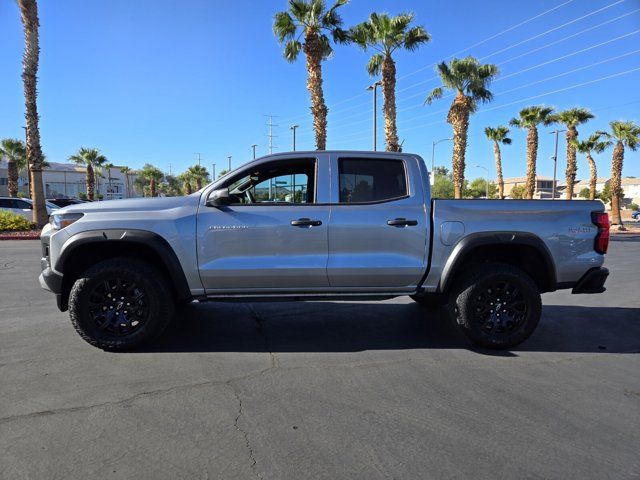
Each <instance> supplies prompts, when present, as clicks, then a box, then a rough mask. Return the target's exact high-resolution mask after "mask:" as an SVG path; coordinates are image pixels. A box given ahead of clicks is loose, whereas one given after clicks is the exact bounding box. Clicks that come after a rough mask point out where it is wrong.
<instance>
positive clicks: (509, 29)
mask: <svg viewBox="0 0 640 480" xmlns="http://www.w3.org/2000/svg"><path fill="white" fill-rule="evenodd" d="M622 1H624V0H619V1H618V2H617V3H619V2H622ZM571 2H573V0H567V1H565V2H563V3H561V4H560V5H557V6H555V7H552V8H550V9H548V10H545V11H544V12H542V13H539V14H537V15H534V16H533V17H530V18H528V19H526V20H524V21H522V22H520V23H518V24H516V25H513V26H511V27H509V28H507V29H505V30H503V31H501V32H498V33H496V34H494V35H491V36H490V37H487V38H485V39H484V40H481V41H480V42H477V43H474V44H473V45H470V46H468V47H466V48H464V49H462V50H458V51H457V52H454V53H452V54H451V55H449V57H453V56H455V55H458V54H460V53H462V52H465V51H467V50H470V49H472V48H475V47H477V46H479V45H482V44H484V43H486V42H488V41H490V40H493V39H494V38H496V37H499V36H501V35H503V34H505V33H508V32H510V31H512V30H515V29H516V28H518V27H521V26H522V25H525V24H527V23H529V22H532V21H533V20H536V19H538V18H540V17H542V16H544V15H547V14H549V13H551V12H553V11H555V10H557V9H559V8H561V7H564V6H565V5H568V4H569V3H571ZM434 65H436V64H435V63H433V64H431V65H426V66H424V67H421V68H419V69H417V70H415V71H413V72H410V73H407V74H405V75H403V76H401V77H398V80H402V79H404V78H407V77H409V76H411V75H415V74H416V73H419V72H421V71H423V70H426V69H427V68H431V67H433V66H434ZM366 94H367V93H366V92H362V93H359V94H357V95H354V96H353V97H349V98H345V99H344V100H340V101H338V102H335V103H333V104H331V105H330V106H329V108H330V109H331V108H333V107H336V106H338V105H342V104H343V103H347V102H350V101H352V100H354V99H356V98H360V97H362V96H364V95H366ZM305 116H306V115H298V116H295V117H291V118H289V119H287V120H295V119H298V118H302V117H305Z"/></svg>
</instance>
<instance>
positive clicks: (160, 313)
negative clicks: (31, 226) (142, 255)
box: [69, 257, 174, 351]
mask: <svg viewBox="0 0 640 480" xmlns="http://www.w3.org/2000/svg"><path fill="white" fill-rule="evenodd" d="M117 279H121V283H120V284H122V283H124V285H125V287H124V288H126V286H127V285H131V284H133V285H135V286H136V287H137V290H136V292H138V293H139V292H144V296H143V297H139V298H140V299H141V300H140V301H142V300H144V310H138V311H144V319H143V320H142V321H140V322H138V324H139V326H137V327H131V333H125V334H122V333H121V334H120V335H118V334H117V333H115V332H110V331H107V330H105V329H101V328H99V327H100V326H102V325H103V324H104V322H103V323H101V324H98V321H97V320H96V319H95V318H94V317H95V315H96V314H95V312H96V307H95V304H92V303H90V297H91V299H92V300H91V301H93V300H94V299H95V298H96V297H95V296H96V289H100V288H102V289H103V290H104V289H105V288H106V287H102V285H107V286H108V285H110V284H111V285H113V284H114V282H117ZM105 282H106V283H105ZM109 282H111V283H109ZM126 282H130V283H126ZM111 288H113V287H111ZM107 308H111V307H107ZM115 308H116V309H117V308H128V307H126V306H123V305H122V304H120V305H115ZM123 312H124V310H123ZM173 312H174V300H173V295H172V293H171V289H170V288H169V285H168V283H167V280H166V279H165V277H164V275H163V274H162V273H161V272H160V271H159V270H157V269H156V268H154V267H153V266H152V265H150V264H148V263H146V262H143V261H139V260H136V259H132V258H124V257H118V258H112V259H108V260H104V261H101V262H99V263H97V264H95V265H93V266H92V267H90V268H89V269H87V270H86V271H84V272H83V273H82V274H80V276H79V277H78V279H77V280H76V281H75V282H74V284H73V287H72V288H71V292H70V294H69V316H70V318H71V323H72V324H73V326H74V328H75V329H76V331H77V332H78V334H79V335H80V336H81V337H82V338H83V339H84V340H85V341H86V342H88V343H90V344H91V345H93V346H95V347H98V348H101V349H103V350H109V351H126V350H134V349H136V348H139V347H141V346H142V345H144V344H147V343H149V342H151V341H152V340H153V339H155V338H156V337H157V336H158V335H160V334H161V333H162V331H163V330H164V329H165V327H166V326H167V325H168V324H169V322H170V321H171V319H172V317H173ZM116 323H117V322H116ZM110 325H111V324H110ZM103 328H105V327H103ZM113 328H114V329H115V330H116V331H120V328H121V327H120V326H117V328H115V327H113Z"/></svg>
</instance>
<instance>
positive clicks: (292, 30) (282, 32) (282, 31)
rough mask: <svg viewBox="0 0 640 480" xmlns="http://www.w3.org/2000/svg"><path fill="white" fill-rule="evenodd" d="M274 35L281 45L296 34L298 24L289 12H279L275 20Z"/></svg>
mask: <svg viewBox="0 0 640 480" xmlns="http://www.w3.org/2000/svg"><path fill="white" fill-rule="evenodd" d="M273 33H274V34H275V35H276V37H277V38H278V41H279V42H280V43H282V42H284V41H285V40H286V39H288V38H292V37H293V36H294V35H295V34H296V24H295V23H294V21H293V18H291V15H289V12H278V13H276V14H275V16H274V18H273Z"/></svg>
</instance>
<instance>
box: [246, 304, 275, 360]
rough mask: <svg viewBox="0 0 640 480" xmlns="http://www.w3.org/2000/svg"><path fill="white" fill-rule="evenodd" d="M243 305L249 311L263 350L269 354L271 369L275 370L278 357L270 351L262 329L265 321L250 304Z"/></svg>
mask: <svg viewBox="0 0 640 480" xmlns="http://www.w3.org/2000/svg"><path fill="white" fill-rule="evenodd" d="M244 305H245V306H246V307H247V310H249V313H250V314H251V318H253V319H254V320H255V322H256V327H257V329H258V334H259V335H260V336H261V337H262V340H263V342H264V348H265V350H266V351H267V352H269V360H270V364H271V369H272V370H275V369H277V368H278V367H279V363H278V357H277V356H276V354H275V353H273V350H272V349H271V342H270V341H269V337H268V336H267V332H266V331H265V329H264V323H265V319H264V318H263V317H262V315H260V313H258V311H257V310H256V309H255V308H254V307H253V305H252V304H250V303H245V304H244Z"/></svg>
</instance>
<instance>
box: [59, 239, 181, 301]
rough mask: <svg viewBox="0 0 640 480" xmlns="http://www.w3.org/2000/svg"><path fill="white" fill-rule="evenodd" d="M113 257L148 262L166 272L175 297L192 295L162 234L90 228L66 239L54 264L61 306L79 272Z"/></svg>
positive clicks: (175, 256)
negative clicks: (60, 274) (61, 278)
mask: <svg viewBox="0 0 640 480" xmlns="http://www.w3.org/2000/svg"><path fill="white" fill-rule="evenodd" d="M114 257H131V258H136V259H138V260H144V261H147V262H149V263H150V264H152V265H153V266H155V267H156V268H158V269H159V270H160V271H161V272H162V273H163V274H164V275H165V276H166V279H167V281H168V283H169V286H170V287H171V290H172V293H173V294H174V296H175V299H176V300H177V301H179V302H181V301H186V300H188V299H189V298H191V291H190V289H189V284H188V282H187V279H186V277H185V275H184V271H183V270H182V266H181V264H180V260H179V259H178V256H177V255H176V253H175V251H174V250H173V248H172V247H171V245H169V243H168V242H167V241H166V240H165V239H164V238H163V237H161V236H160V235H158V234H157V233H154V232H149V231H145V230H114V229H109V230H92V231H86V232H81V233H78V234H76V235H74V236H72V237H71V238H70V239H69V240H67V241H66V242H65V244H64V245H63V246H62V249H61V250H60V254H59V256H58V258H57V260H56V263H55V265H54V266H53V267H54V269H55V270H57V271H58V272H61V273H62V274H63V280H62V291H61V295H62V298H61V310H66V309H67V308H68V299H69V292H70V291H71V287H72V286H73V284H74V282H75V281H76V279H77V278H78V276H79V275H80V274H81V273H82V272H83V271H85V270H86V269H87V268H89V267H90V266H91V265H94V264H95V263H96V262H99V261H102V260H106V259H109V258H114Z"/></svg>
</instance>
